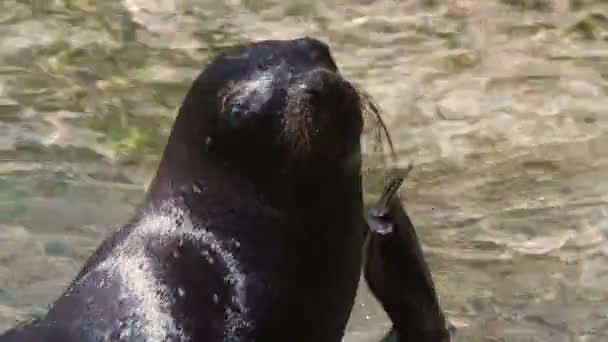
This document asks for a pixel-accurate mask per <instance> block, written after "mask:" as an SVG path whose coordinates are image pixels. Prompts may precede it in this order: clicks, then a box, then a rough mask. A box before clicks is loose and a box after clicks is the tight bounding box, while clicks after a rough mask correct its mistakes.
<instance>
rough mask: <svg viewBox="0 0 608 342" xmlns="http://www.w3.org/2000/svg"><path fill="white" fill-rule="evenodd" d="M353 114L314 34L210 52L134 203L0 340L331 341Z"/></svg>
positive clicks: (342, 295)
mask: <svg viewBox="0 0 608 342" xmlns="http://www.w3.org/2000/svg"><path fill="white" fill-rule="evenodd" d="M361 108H362V106H361V97H360V96H359V94H358V92H357V91H356V89H355V88H354V87H353V86H352V85H351V83H350V82H348V81H347V80H345V79H344V78H343V77H342V76H341V74H340V72H339V70H338V67H337V66H336V63H335V62H334V60H333V58H332V56H331V54H330V50H329V48H328V46H327V45H325V44H324V43H322V42H320V41H318V40H315V39H311V38H301V39H294V40H272V41H260V42H255V43H250V44H246V45H241V46H237V47H234V48H231V49H229V50H227V51H225V52H223V53H221V54H220V55H219V56H218V57H216V58H215V59H213V60H212V61H211V62H210V63H209V64H208V65H207V67H206V69H205V70H204V71H203V72H202V73H201V74H200V75H199V76H198V78H197V79H196V80H195V81H194V83H193V85H192V87H191V89H190V90H189V91H188V93H187V95H186V97H185V99H184V101H183V103H182V105H181V107H180V110H179V113H178V115H177V117H176V119H175V122H174V125H173V128H172V131H171V133H170V136H169V139H168V142H167V145H166V148H165V150H164V153H163V156H162V158H161V161H160V164H159V167H158V170H157V172H156V176H155V178H154V180H153V181H152V183H151V185H150V188H149V190H148V192H147V195H146V199H145V202H144V204H143V206H142V207H141V209H140V210H138V212H137V214H136V215H135V216H134V218H133V219H132V220H130V221H129V223H128V224H126V225H124V226H123V227H121V228H120V229H118V230H117V231H116V232H115V233H113V234H112V235H111V236H110V237H109V238H108V239H106V240H105V241H104V242H103V243H102V244H101V246H100V247H99V248H98V249H97V250H96V251H95V252H94V254H93V255H92V256H91V257H90V259H89V260H88V261H87V262H86V263H85V265H84V266H83V268H82V270H81V271H80V272H79V274H78V275H77V276H76V278H75V279H74V280H73V281H72V283H71V284H70V285H69V287H68V288H67V290H66V291H65V292H64V293H63V294H62V295H61V296H60V297H59V298H58V299H57V300H56V301H55V302H54V303H52V305H51V306H50V309H49V310H48V313H47V314H46V315H45V316H44V317H40V318H38V319H35V320H32V321H29V322H26V323H22V324H20V325H19V326H17V327H15V328H13V329H12V330H10V331H8V332H5V333H4V334H3V335H1V336H0V341H2V342H8V341H20V342H33V341H44V342H76V341H78V342H88V341H190V342H216V341H252V342H253V341H256V342H274V341H277V342H278V341H281V342H284V341H290V342H293V341H296V342H297V341H306V342H311V341H315V342H339V341H340V340H341V338H342V336H343V333H344V328H345V325H346V322H347V320H348V318H349V314H350V312H351V308H352V306H353V301H354V297H355V292H356V288H357V283H358V280H359V276H360V273H361V253H362V245H363V234H364V229H365V228H364V224H365V223H364V220H363V219H362V213H363V205H362V189H361V188H362V185H361V171H360V170H361V148H360V136H361V132H362V126H363V118H362V109H361Z"/></svg>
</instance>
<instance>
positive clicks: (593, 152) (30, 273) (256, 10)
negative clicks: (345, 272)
mask: <svg viewBox="0 0 608 342" xmlns="http://www.w3.org/2000/svg"><path fill="white" fill-rule="evenodd" d="M277 2H278V1H273V0H257V1H256V0H240V1H239V0H225V1H223V2H216V1H211V0H204V1H188V0H181V1H180V0H155V1H152V0H123V1H118V0H107V1H95V0H53V1H48V0H30V1H25V0H2V1H0V160H1V163H0V222H1V223H0V330H3V329H4V328H7V327H8V326H10V325H12V324H13V323H14V322H15V321H16V320H21V319H24V318H26V317H28V316H29V315H31V314H36V313H39V312H43V311H44V310H45V306H46V304H47V303H48V302H49V301H51V300H52V299H53V298H55V297H56V296H57V295H58V294H59V293H60V292H61V291H62V290H63V289H64V287H65V286H66V284H67V283H68V281H69V280H70V279H71V278H72V277H73V276H74V275H75V274H76V272H77V271H78V269H79V267H80V265H81V264H82V262H84V259H85V258H86V257H87V256H88V255H89V254H90V253H91V252H92V250H93V249H94V248H95V247H96V246H97V244H98V243H99V242H100V240H101V239H102V238H103V237H104V236H106V235H107V234H108V233H109V232H110V231H111V229H113V227H114V226H115V225H118V224H120V223H122V222H124V220H125V219H126V218H127V217H129V215H130V214H131V213H132V212H133V210H134V207H135V206H136V205H138V204H139V203H140V201H141V200H142V195H143V191H144V189H145V184H146V182H147V181H148V180H149V177H150V176H151V172H152V171H153V170H154V166H155V162H156V161H157V159H158V157H159V154H160V152H161V149H162V146H163V144H164V141H165V140H164V139H165V138H166V135H167V133H168V129H169V128H170V123H171V121H172V118H173V117H174V113H175V110H176V108H177V106H178V105H179V103H180V101H181V99H182V97H183V96H184V94H185V91H186V90H187V88H188V87H189V86H190V82H191V80H192V78H193V77H194V76H195V75H196V74H197V73H198V71H199V70H200V68H201V67H202V65H204V63H205V61H206V60H207V59H208V57H209V56H210V55H213V54H214V53H216V52H217V50H218V49H219V48H221V47H223V46H226V45H230V44H232V43H234V42H239V41H248V40H253V39H269V38H291V37H295V36H301V35H311V36H315V37H318V38H321V39H324V40H325V41H327V42H328V43H329V44H330V45H331V47H332V50H333V51H334V55H335V58H336V59H337V61H338V64H339V66H340V67H341V69H342V70H343V72H344V74H345V75H346V76H347V77H348V78H350V79H352V80H354V81H356V82H357V83H358V84H359V85H361V86H362V87H363V88H364V89H366V90H367V91H369V92H370V93H371V94H372V95H373V96H374V98H375V99H376V100H377V102H378V103H379V105H380V106H381V107H382V108H383V109H384V118H385V121H386V122H387V124H388V125H389V128H390V131H391V133H392V135H393V139H394V140H395V143H396V147H397V150H398V154H399V162H398V163H397V165H395V166H396V167H397V168H399V167H405V166H406V165H407V164H408V163H409V162H411V161H413V162H414V163H415V165H416V167H415V168H414V171H413V172H412V174H411V175H410V177H409V178H408V180H407V182H406V185H405V187H404V191H403V192H402V194H403V196H404V200H405V203H406V205H407V209H408V211H409V212H410V215H411V217H412V219H413V221H414V224H415V225H416V226H417V228H418V232H419V235H420V238H421V239H422V241H423V243H424V247H425V252H426V255H427V258H428V260H429V262H430V264H431V267H432V271H433V275H434V279H435V281H436V283H437V287H438V291H439V294H440V299H441V303H442V305H443V306H444V308H445V310H446V312H447V314H448V316H449V318H450V320H451V321H452V322H453V324H454V325H455V326H456V327H457V328H458V331H457V334H456V340H458V341H526V342H528V341H534V342H536V341H555V342H561V341H567V342H573V341H577V342H578V341H581V342H583V341H584V342H588V341H605V340H606V339H607V337H608V317H607V316H608V309H606V307H608V276H607V275H606V274H607V272H608V243H607V240H606V239H607V238H608V177H606V176H605V175H606V174H608V149H605V146H606V145H607V143H608V135H607V131H608V3H606V1H601V0H596V1H593V0H578V1H575V0H570V1H567V0H556V1H549V0H544V1H543V0H536V1H525V0H520V1H514V0H501V1H499V0H487V1H472V0H451V1H430V0H426V1H423V0H416V1H414V0H410V1H406V0H404V1H393V0H378V1H370V0H351V1H304V0H302V1H299V0H289V1H281V2H278V4H277ZM193 3H196V4H197V5H196V6H194V5H193ZM368 164H369V165H370V167H372V168H374V167H375V166H377V164H378V161H377V158H375V157H374V156H372V155H369V156H368ZM381 178H382V175H381V174H378V173H377V172H375V171H370V173H369V176H368V177H367V179H366V184H367V187H368V195H370V198H371V195H373V194H374V193H376V192H377V191H378V189H379V183H380V179H381ZM387 327H388V323H387V321H386V319H385V316H384V314H383V313H382V311H381V310H380V309H379V308H378V305H377V304H376V303H375V302H374V300H373V299H372V298H371V297H370V296H369V294H368V293H367V290H366V289H365V288H364V287H362V288H361V290H360V296H359V298H358V303H357V306H356V309H355V312H354V314H353V317H352V319H351V322H350V325H349V330H348V334H347V336H346V338H345V341H348V342H356V341H357V342H358V341H362V342H363V341H370V342H371V341H377V339H378V337H379V336H381V335H382V333H383V331H384V330H385V329H386V328H387Z"/></svg>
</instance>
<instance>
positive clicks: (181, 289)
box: [177, 287, 186, 297]
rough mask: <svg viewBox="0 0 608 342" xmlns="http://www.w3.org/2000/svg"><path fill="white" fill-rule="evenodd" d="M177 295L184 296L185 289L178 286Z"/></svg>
mask: <svg viewBox="0 0 608 342" xmlns="http://www.w3.org/2000/svg"><path fill="white" fill-rule="evenodd" d="M177 295H178V296H180V297H183V296H185V295H186V290H184V289H183V288H181V287H178V288H177Z"/></svg>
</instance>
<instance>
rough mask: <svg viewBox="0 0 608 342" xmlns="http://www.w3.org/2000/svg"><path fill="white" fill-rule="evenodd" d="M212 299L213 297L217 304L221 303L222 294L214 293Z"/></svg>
mask: <svg viewBox="0 0 608 342" xmlns="http://www.w3.org/2000/svg"><path fill="white" fill-rule="evenodd" d="M212 299H213V302H214V303H215V304H217V303H219V302H220V296H218V295H217V293H214V294H213V298H212Z"/></svg>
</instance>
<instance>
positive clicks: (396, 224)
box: [364, 165, 452, 342]
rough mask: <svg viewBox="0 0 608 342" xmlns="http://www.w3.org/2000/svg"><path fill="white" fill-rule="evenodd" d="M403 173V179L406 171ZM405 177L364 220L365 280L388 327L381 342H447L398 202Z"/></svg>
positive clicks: (390, 185) (422, 262) (446, 326)
mask: <svg viewBox="0 0 608 342" xmlns="http://www.w3.org/2000/svg"><path fill="white" fill-rule="evenodd" d="M411 169H412V166H411V165H410V167H409V168H408V170H407V172H406V175H407V173H409V171H411ZM404 177H405V176H402V177H397V178H395V179H393V180H391V181H390V182H389V183H388V184H387V186H386V188H385V189H384V191H383V193H382V195H381V197H380V199H379V200H378V203H377V204H376V205H375V206H374V207H372V208H371V209H370V210H369V211H368V214H367V222H368V226H369V231H368V232H367V236H366V241H365V250H364V277H365V280H366V282H367V284H368V285H369V288H370V290H371V292H372V293H373V295H374V296H375V297H376V298H377V299H378V300H379V301H380V303H381V305H382V307H383V308H384V310H385V312H386V313H387V314H388V316H389V317H390V319H391V321H392V323H393V327H392V329H391V330H390V331H389V333H388V334H387V335H386V336H385V337H384V339H383V340H382V341H383V342H417V341H424V342H449V341H450V338H451V337H450V333H451V330H452V327H450V326H449V323H448V322H447V320H446V319H445V316H444V314H443V311H442V309H441V307H440V306H439V301H438V298H437V294H436V291H435V285H434V284H433V279H432V276H431V272H430V270H429V266H428V264H427V263H426V260H425V259H424V254H423V253H422V248H421V246H420V242H419V240H418V237H417V235H416V230H415V228H414V226H413V224H412V222H411V220H410V218H409V216H408V214H407V212H406V211H405V209H404V208H403V206H402V203H401V201H400V200H399V196H398V190H399V188H400V186H401V184H402V183H403V179H404Z"/></svg>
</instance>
